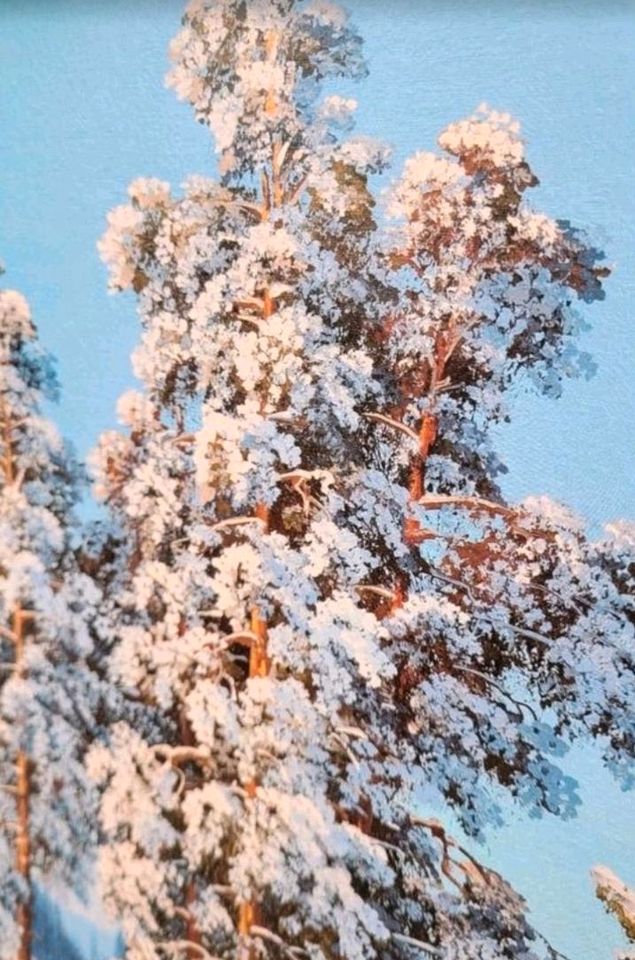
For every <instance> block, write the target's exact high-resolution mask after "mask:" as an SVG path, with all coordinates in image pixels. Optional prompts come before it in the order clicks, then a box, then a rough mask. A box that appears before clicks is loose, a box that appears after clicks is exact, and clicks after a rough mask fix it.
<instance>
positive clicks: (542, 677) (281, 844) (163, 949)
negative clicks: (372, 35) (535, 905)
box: [90, 0, 635, 960]
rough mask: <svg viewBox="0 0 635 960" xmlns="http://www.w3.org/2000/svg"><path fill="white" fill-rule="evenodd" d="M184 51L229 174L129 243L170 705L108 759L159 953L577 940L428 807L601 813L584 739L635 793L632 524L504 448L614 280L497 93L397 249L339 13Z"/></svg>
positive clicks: (394, 203) (116, 578)
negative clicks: (504, 483) (634, 784)
mask: <svg viewBox="0 0 635 960" xmlns="http://www.w3.org/2000/svg"><path fill="white" fill-rule="evenodd" d="M172 59H173V68H172V71H171V73H170V76H169V83H170V85H171V86H172V87H174V89H175V90H176V92H177V93H178V95H179V96H181V97H182V98H184V99H186V100H188V101H189V102H190V103H191V104H192V106H193V108H194V111H195V115H196V117H197V119H198V120H199V121H200V122H202V123H204V124H206V125H207V126H208V127H209V129H210V131H211V133H212V134H213V136H214V138H215V142H216V147H217V151H218V153H219V161H220V171H221V179H220V181H219V182H215V181H213V180H211V179H207V178H204V177H195V178H190V179H189V180H188V181H187V182H186V183H185V184H184V187H183V191H182V193H181V194H180V195H179V196H176V195H174V194H173V193H171V192H170V191H169V189H168V187H167V185H165V184H163V183H160V182H158V181H155V180H146V181H136V182H135V183H134V184H133V186H132V187H131V190H130V203H129V204H128V205H127V206H124V207H121V208H118V209H117V210H116V211H115V212H114V213H113V214H111V215H110V217H109V221H108V229H107V231H106V234H105V236H104V238H103V240H102V241H101V245H100V249H101V253H102V256H103V258H104V260H105V262H106V263H107V265H108V267H109V271H110V283H111V287H112V288H113V289H132V290H134V291H135V292H136V294H137V296H138V307H139V315H140V319H141V325H142V335H141V341H140V343H139V346H138V347H137V349H136V350H135V353H134V356H133V365H134V370H135V373H136V374H137V376H138V377H139V379H140V381H141V384H142V387H141V391H140V392H139V393H131V394H127V395H126V396H125V398H124V399H123V400H122V403H121V404H120V408H119V413H120V417H121V419H122V421H123V427H124V429H123V430H122V432H120V433H116V432H113V433H108V434H105V435H104V436H103V437H102V440H101V443H100V445H99V448H98V450H97V451H96V453H95V456H94V462H93V467H94V470H95V473H96V478H97V485H98V490H99V492H100V494H101V496H102V497H103V498H104V500H105V501H106V502H107V503H108V505H109V508H110V511H111V516H112V521H113V530H114V538H115V541H114V542H115V551H116V553H115V558H114V560H113V561H112V568H113V571H115V572H114V573H113V581H112V585H111V587H112V589H111V591H110V603H111V608H110V615H109V618H108V619H109V622H108V623H107V624H106V626H105V627H104V629H105V636H104V641H105V642H106V643H107V644H108V645H110V646H112V654H111V657H110V664H109V667H110V672H111V677H112V679H114V680H115V681H116V682H118V683H119V684H120V685H121V686H122V687H123V688H124V689H125V690H126V691H127V693H128V696H129V698H130V702H131V703H132V704H133V705H134V710H135V711H136V718H135V721H134V722H130V721H127V720H125V719H124V720H119V722H118V723H117V724H116V725H115V726H113V728H112V735H111V739H110V743H109V744H108V745H103V744H100V745H99V746H97V747H96V748H95V750H94V751H93V753H92V756H91V761H90V763H91V772H92V774H93V776H94V777H95V778H96V780H97V781H99V782H100V783H101V786H102V789H103V801H102V807H101V827H102V830H103V835H104V838H103V844H102V847H101V852H100V876H101V884H102V890H103V894H104V897H105V900H106V902H107V904H108V905H109V907H110V909H111V910H112V912H113V914H114V915H116V916H119V917H121V920H122V924H123V929H124V933H125V936H126V941H127V954H126V955H127V957H128V958H129V960H166V958H178V957H196V958H203V960H209V958H220V957H223V958H225V957H226V958H230V957H234V956H239V957H241V958H244V960H247V958H249V960H255V958H257V957H265V956H266V955H271V956H273V957H282V956H285V957H294V958H296V960H303V958H305V957H306V958H309V960H335V958H337V960H362V958H364V960H371V958H379V957H381V958H382V960H408V958H410V957H415V956H435V957H436V956H438V957H443V958H445V960H470V958H473V960H477V958H478V960H501V958H514V960H519V958H524V960H536V958H538V957H541V956H549V955H551V956H554V954H553V953H552V952H551V953H550V948H548V947H547V946H544V945H543V942H542V940H541V939H540V937H539V936H538V935H537V934H536V933H535V931H533V930H532V928H531V927H530V926H529V925H528V923H527V921H526V919H525V916H524V903H523V901H522V898H520V897H519V896H518V895H517V894H516V893H515V892H514V891H513V890H512V889H511V888H510V887H509V885H508V884H507V883H506V882H505V881H504V880H503V878H501V877H500V876H498V875H497V874H496V873H495V872H494V871H492V870H489V869H487V868H486V867H484V866H483V865H482V864H480V863H479V862H478V861H476V860H475V859H474V858H473V856H472V855H471V854H470V853H469V852H468V851H467V850H466V849H465V848H464V847H462V846H461V845H460V844H459V843H458V842H457V841H456V840H455V839H453V838H452V837H451V836H450V835H449V834H448V833H447V832H446V829H445V827H444V826H443V824H442V823H441V822H440V821H438V820H437V819H434V818H432V817H430V816H425V815H423V813H422V807H424V806H426V807H428V806H434V807H435V808H436V809H439V808H440V807H441V808H446V809H448V808H451V809H452V812H453V815H454V816H455V817H458V818H459V820H460V821H461V823H462V825H463V827H464V829H465V830H466V831H467V832H468V833H472V834H473V835H475V836H479V835H480V834H482V832H483V831H484V830H485V829H486V828H487V826H488V825H491V824H492V823H494V824H495V823H497V822H498V821H499V820H500V817H501V804H502V801H503V799H504V798H505V797H509V796H510V795H511V797H513V798H514V799H515V801H516V802H517V803H519V804H522V805H523V806H524V807H525V808H527V809H528V810H529V811H530V812H531V813H532V814H534V815H540V814H541V813H543V812H551V813H555V814H560V815H569V814H570V813H572V812H573V811H574V809H575V805H576V802H577V798H576V794H575V784H574V783H573V782H572V781H571V780H569V779H568V778H567V777H566V776H565V775H564V774H563V772H562V770H561V769H560V766H559V761H560V758H561V757H562V755H563V753H564V752H565V751H566V749H567V747H568V744H569V743H570V742H571V740H572V739H574V738H576V737H578V736H583V735H590V736H593V737H597V738H599V740H600V741H601V743H602V744H603V745H604V748H605V752H606V756H607V761H608V762H609V763H610V764H611V766H612V767H613V769H615V770H616V772H618V773H619V774H620V775H621V776H622V777H623V778H624V780H625V782H627V783H628V782H629V778H630V776H631V772H630V771H631V767H630V766H629V763H630V759H631V758H632V756H633V752H634V748H635V738H634V733H635V731H634V728H633V719H632V718H633V716H634V713H633V685H632V677H633V660H632V649H633V648H632V640H633V636H632V634H633V628H632V607H631V606H630V603H631V601H629V600H628V597H627V595H628V592H629V590H630V588H631V584H632V567H631V566H629V564H632V554H631V553H629V551H630V550H631V549H632V540H631V539H629V535H628V531H627V530H626V528H621V527H614V528H613V529H612V530H610V531H608V532H607V537H606V538H605V539H603V540H602V541H600V542H599V543H591V542H589V541H588V540H587V539H586V537H585V534H584V529H583V525H582V524H581V523H580V522H579V521H578V520H576V519H575V518H574V517H572V516H571V515H570V514H569V513H568V511H566V510H565V509H564V508H561V507H560V506H558V505H556V504H552V503H550V502H549V501H548V500H546V499H540V498H536V499H531V500H527V501H526V502H525V503H522V504H518V505H511V504H507V503H506V502H505V501H504V500H503V497H502V495H501V492H500V490H499V488H498V485H497V476H498V474H499V473H500V471H501V469H502V465H501V464H500V463H499V461H498V459H497V456H496V451H495V449H494V447H493V443H492V440H491V426H492V424H495V423H497V422H499V421H501V420H502V419H504V418H505V417H507V415H508V413H507V407H506V402H507V394H508V391H509V388H510V387H511V386H512V385H513V384H515V383H516V381H517V380H518V379H519V378H520V377H525V378H527V377H530V378H531V379H532V381H533V382H534V383H535V384H536V385H537V387H538V388H539V389H541V390H544V391H545V392H547V393H555V392H557V391H558V390H559V388H560V382H561V380H562V378H563V377H564V376H568V375H572V374H574V373H576V372H580V371H583V370H584V369H585V363H584V360H583V359H581V358H580V356H579V355H578V354H577V353H576V348H575V334H576V332H577V330H578V329H579V326H580V321H579V319H578V317H577V314H576V303H577V301H578V300H580V299H583V300H592V299H594V298H597V297H599V296H600V295H601V285H600V282H601V279H602V277H603V276H604V275H605V272H606V271H605V270H603V268H602V267H601V266H599V265H598V262H597V260H598V257H597V255H596V253H595V252H594V251H592V250H591V249H590V248H589V247H588V246H587V245H586V243H585V242H584V240H583V238H582V237H581V236H580V235H579V234H578V233H577V232H576V231H575V230H574V229H573V228H571V227H570V226H569V225H568V224H566V223H563V222H555V221H552V220H550V219H549V218H547V217H545V216H543V215H540V214H536V213H535V212H533V211H532V209H531V208H530V206H529V205H528V203H527V201H526V199H525V193H526V191H527V189H528V188H529V187H531V186H532V185H533V184H535V183H536V179H535V176H534V174H533V173H532V171H531V169H530V167H529V165H528V163H527V161H526V159H525V155H524V145H523V144H522V141H521V140H520V137H519V133H518V128H517V125H516V124H515V123H514V122H513V121H512V120H511V118H509V117H507V116H506V115H501V114H497V113H494V112H492V111H490V110H489V109H487V108H484V109H482V110H480V111H479V112H478V113H477V114H476V115H475V116H474V117H472V118H469V119H468V120H466V121H464V122H462V123H459V124H454V125H452V126H451V127H449V128H448V129H447V130H446V131H445V133H443V134H442V136H441V138H440V146H441V147H442V149H443V150H444V156H438V155H436V154H418V155H416V156H415V157H414V158H412V159H411V160H410V161H408V163H407V164H406V167H405V171H404V173H403V176H402V177H401V179H400V180H399V181H398V182H397V183H396V184H395V186H394V188H393V190H392V193H391V196H390V199H389V207H388V212H389V214H390V216H391V217H392V218H393V224H392V226H391V227H390V228H389V230H388V231H387V233H384V234H383V235H381V236H380V234H379V231H378V228H377V224H376V222H375V215H374V206H375V203H374V200H373V197H372V195H371V193H370V190H369V182H368V180H369V175H370V174H371V173H373V172H376V171H378V170H381V169H383V167H384V166H385V164H386V162H387V153H386V151H385V149H384V148H383V147H382V146H381V145H378V144H376V143H374V142H372V141H367V140H363V139H355V140H346V139H343V138H344V136H345V135H346V131H347V129H348V126H349V119H350V114H351V111H352V108H353V104H352V103H349V102H348V101H344V100H341V99H334V98H333V96H330V97H329V98H328V99H327V103H326V107H325V109H322V107H321V105H320V100H319V96H320V83H321V82H322V81H324V80H328V81H329V82H330V81H333V80H335V79H336V78H338V77H341V78H351V77H357V76H360V75H362V74H363V72H364V66H363V61H362V59H361V55H360V41H359V38H358V37H357V35H356V34H355V32H354V31H353V30H352V28H351V27H350V25H349V23H348V21H347V19H346V17H345V16H344V14H343V13H342V12H341V11H340V10H339V9H338V8H336V7H334V6H333V5H332V4H330V3H304V2H293V0H267V2H257V0H254V2H250V3H244V2H242V0H217V2H208V0H196V2H193V3H191V4H190V5H189V7H188V9H187V12H186V15H185V18H184V25H183V30H182V31H181V33H180V34H179V36H178V37H177V39H176V40H175V41H174V43H173V45H172Z"/></svg>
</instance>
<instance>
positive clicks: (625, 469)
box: [0, 0, 635, 960]
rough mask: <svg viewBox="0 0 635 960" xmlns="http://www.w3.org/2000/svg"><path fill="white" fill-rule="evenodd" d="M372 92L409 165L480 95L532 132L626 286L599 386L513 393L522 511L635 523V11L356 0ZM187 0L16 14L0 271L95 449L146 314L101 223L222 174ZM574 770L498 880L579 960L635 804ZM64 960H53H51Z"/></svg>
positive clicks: (593, 943)
mask: <svg viewBox="0 0 635 960" xmlns="http://www.w3.org/2000/svg"><path fill="white" fill-rule="evenodd" d="M348 6H349V9H351V10H352V12H353V14H354V16H355V19H356V21H357V23H358V25H359V26H360V28H361V31H362V33H363V34H364V36H365V39H366V49H367V54H368V59H369V61H370V68H371V75H370V77H369V79H368V80H367V81H365V82H363V83H362V84H359V85H357V87H356V90H355V94H354V95H355V96H356V97H357V98H358V99H359V101H360V109H359V114H358V116H359V122H358V129H359V130H360V131H361V132H364V133H367V134H371V135H373V136H378V137H381V138H383V139H385V140H387V141H389V142H390V143H392V144H393V145H394V147H395V159H396V163H397V165H399V164H400V163H401V162H402V160H403V159H404V157H405V156H406V155H407V154H408V153H409V152H411V151H413V150H415V149H428V148H431V147H432V146H433V144H434V139H435V136H436V134H437V133H438V131H439V130H440V129H441V128H442V127H443V126H444V125H445V124H447V123H448V122H450V121H452V120H453V119H457V118H458V117H460V116H462V115H464V114H466V113H469V112H471V111H472V110H473V109H474V107H476V106H477V104H478V103H480V102H481V101H483V100H485V101H488V102H489V103H491V104H492V105H493V106H495V107H497V108H499V109H504V110H507V111H510V112H511V113H513V114H515V115H516V116H517V117H518V118H519V119H520V120H521V122H522V124H523V129H524V133H525V135H526V137H527V139H528V142H529V157H530V160H531V162H532V164H533V166H534V168H535V170H536V172H537V173H538V175H539V177H540V178H541V181H542V185H541V187H540V188H539V190H537V191H535V192H534V196H535V201H534V202H535V203H536V204H540V205H542V207H543V208H544V209H545V210H546V211H547V212H549V213H551V214H554V215H557V216H563V217H567V218H569V219H571V220H572V221H573V222H575V223H577V224H579V225H582V226H584V227H586V228H587V229H588V230H589V231H590V233H591V235H592V236H593V238H594V239H595V241H596V242H597V243H598V244H599V245H601V246H603V248H604V249H605V251H606V253H607V257H608V260H609V262H610V263H612V264H613V265H614V268H615V272H614V275H613V277H612V278H611V279H610V281H609V283H608V284H607V299H606V301H605V302H604V303H602V304H596V305H594V306H593V307H592V308H590V309H589V310H588V311H587V315H588V318H589V319H590V320H591V321H592V322H593V324H594V329H593V331H592V332H591V333H589V334H587V335H585V338H584V343H585V346H586V348H587V349H588V350H589V351H590V352H591V353H592V354H593V355H594V357H595V359H596V361H597V362H598V364H599V371H598V374H597V376H596V377H595V379H594V380H593V381H591V382H579V383H571V384H568V385H567V388H566V390H565V395H564V397H563V398H562V399H561V400H559V401H557V402H548V401H545V400H537V399H535V398H528V397H524V396H519V397H518V398H517V403H516V407H515V420H514V423H513V424H512V425H511V426H510V427H509V428H506V429H505V431H503V432H502V435H501V447H502V450H503V453H504V454H505V456H506V459H507V462H508V464H509V467H510V474H509V477H508V478H507V483H506V489H507V492H508V493H509V494H510V495H511V496H522V495H524V494H526V493H532V492H533V493H538V492H547V493H549V494H551V495H553V496H555V497H559V498H561V499H564V500H566V501H568V502H569V503H571V504H572V505H574V506H575V507H576V508H577V509H578V510H580V511H582V512H583V513H584V514H585V515H586V516H587V517H588V518H589V520H590V521H591V522H593V523H594V524H597V523H599V522H602V521H605V520H610V519H613V518H615V517H618V516H630V517H633V515H634V514H635V509H634V507H635V475H634V471H633V466H634V457H633V443H632V437H633V430H632V424H633V420H634V415H635V386H634V382H635V377H634V373H635V337H634V336H633V332H632V307H631V301H632V293H633V286H634V277H635V192H634V190H633V161H632V157H633V152H634V149H635V110H634V106H635V104H634V102H633V101H634V96H633V90H634V89H635V60H634V57H635V53H634V51H635V5H633V4H632V3H631V2H629V0H624V2H619V0H613V2H610V0H604V2H602V0H595V2H594V0H587V2H584V0H576V2H573V0H572V2H565V0H533V2H531V0H481V2H479V3H476V2H469V0H464V2H458V0H455V2H451V0H397V2H396V3H392V4H391V5H390V9H389V5H388V4H387V3H386V4H382V3H380V0H351V2H350V3H349V4H348ZM181 9H182V3H181V0H103V2H98V0H47V2H44V0H0V80H1V85H0V124H1V127H0V129H1V134H2V136H1V137H0V224H1V228H0V256H2V258H3V260H4V262H5V263H6V266H7V276H6V278H5V282H6V284H7V285H10V286H14V287H17V288H19V289H21V290H22V291H23V292H24V293H25V294H26V295H27V296H28V298H29V299H30V301H31V303H32V306H33V309H34V312H35V315H36V319H37V321H38V324H39V327H40V331H41V334H42V338H43V340H44V341H45V343H46V345H47V346H48V347H49V348H50V349H52V350H53V352H54V353H55V354H56V355H57V357H58V359H59V371H60V377H61V380H62V384H63V391H64V399H63V403H62V405H61V408H60V411H59V417H58V419H59V422H60V423H61V426H62V428H63V429H64V431H65V432H66V433H67V434H68V435H69V436H70V437H71V438H72V439H73V440H74V441H75V443H76V445H77V447H78V449H79V451H80V452H81V453H82V454H85V453H86V452H87V451H88V450H89V449H90V447H91V446H92V445H93V444H94V442H95V439H96V437H97V434H98V433H99V431H100V430H102V429H104V428H109V427H111V426H113V425H114V423H115V417H114V409H115V402H116V398H117V396H118V394H119V393H120V392H121V391H122V390H123V389H125V388H126V387H127V386H129V385H130V384H131V374H130V368H129V362H128V355H129V352H130V349H131V348H132V346H133V345H134V343H135V341H136V339H137V334H138V331H137V323H136V318H135V314H134V306H133V302H132V300H130V299H129V298H125V297H121V296H119V297H117V298H113V297H110V296H108V294H107V292H106V280H105V271H104V269H103V267H102V266H101V264H100V262H99V260H98V257H97V254H96V252H95V242H96V240H97V238H98V236H99V235H100V233H101V232H102V230H103V226H104V217H105V213H106V211H107V210H108V209H109V208H110V207H112V206H113V205H115V204H116V203H119V202H121V201H122V200H123V198H124V196H125V189H126V186H127V184H128V182H129V181H130V180H131V179H133V178H135V177H137V176H141V175H148V176H157V177H161V178H163V179H166V180H169V181H171V182H172V183H174V184H178V183H180V182H181V181H182V180H183V178H184V177H185V176H186V175H187V174H189V173H192V172H203V173H210V172H213V171H214V158H213V155H212V152H211V149H210V142H209V138H208V135H207V133H206V131H205V130H204V129H203V128H202V127H199V126H197V125H196V124H195V122H194V121H193V119H192V116H191V114H190V111H189V109H188V108H187V107H185V106H184V105H182V104H179V103H178V102H177V101H176V99H175V98H174V95H173V94H172V93H171V92H168V91H166V90H165V89H164V88H163V74H164V72H165V66H166V47H167V43H168V40H169V39H170V37H171V36H172V35H173V34H174V33H175V32H176V29H177V27H178V20H179V16H180V13H181ZM570 767H571V771H572V772H573V773H575V774H576V775H578V776H579V778H580V780H581V784H582V796H583V800H584V807H583V810H582V812H581V815H580V816H579V818H578V819H577V820H576V821H574V822H571V823H568V824H560V823H557V822H547V821H542V822H539V823H536V822H531V823H527V822H526V821H520V820H518V819H517V818H516V817H514V816H512V823H511V824H510V826H509V827H507V828H506V829H505V830H503V831H502V832H501V833H500V834H499V835H498V836H496V837H494V838H492V840H491V844H490V853H491V858H492V861H493V865H494V866H496V867H498V868H499V869H501V870H502V871H503V872H505V873H506V874H507V875H508V876H509V877H510V879H511V880H512V881H514V882H515V884H516V885H517V887H518V888H519V889H520V890H521V891H523V892H524V893H525V894H526V895H527V897H528V899H529V902H530V905H531V907H532V908H533V911H534V917H535V920H536V922H537V923H538V925H539V926H541V928H542V929H543V930H544V931H545V932H546V933H548V934H549V935H550V936H551V937H552V938H553V939H554V941H555V942H556V944H557V946H559V947H560V949H562V950H564V951H565V952H567V953H569V954H570V955H571V956H572V957H576V958H578V960H602V958H606V960H609V957H610V956H611V945H612V944H613V943H617V942H618V940H619V937H618V934H617V931H616V928H615V927H614V925H613V923H612V922H611V921H609V920H608V918H605V917H604V915H603V912H602V909H601V907H600V906H599V905H598V904H597V903H596V902H595V901H594V899H593V896H592V892H591V887H590V884H589V881H588V878H587V872H588V869H589V867H590V866H591V865H592V864H593V863H594V862H596V861H597V860H604V861H606V862H608V863H609V864H610V865H611V866H613V868H614V869H616V870H618V871H622V873H623V874H624V876H625V877H626V878H628V879H630V880H631V881H632V882H634V883H635V868H634V867H633V865H632V864H633V862H634V860H635V840H634V837H635V803H634V798H633V796H628V795H623V794H620V792H619V791H618V790H617V789H616V788H615V787H614V785H613V784H612V783H611V781H610V779H609V778H608V777H607V776H606V775H605V774H604V772H603V771H602V770H601V768H600V766H599V763H598V762H597V760H596V758H595V756H594V755H593V754H592V753H590V752H584V753H580V754H576V756H575V758H574V760H572V761H571V764H570ZM51 960H53V958H51Z"/></svg>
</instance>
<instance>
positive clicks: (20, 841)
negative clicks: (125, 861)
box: [12, 609, 33, 960]
mask: <svg viewBox="0 0 635 960" xmlns="http://www.w3.org/2000/svg"><path fill="white" fill-rule="evenodd" d="M12 619H13V634H14V637H15V664H16V672H17V674H18V676H19V677H23V676H24V642H25V636H24V620H25V617H24V611H23V610H20V609H18V610H16V612H15V613H14V615H13V618H12ZM30 766H31V765H30V761H29V758H28V756H27V754H26V753H25V751H24V750H20V751H19V752H18V756H17V759H16V820H17V830H16V869H17V871H18V873H19V874H20V876H21V877H22V878H23V880H24V882H25V884H26V888H27V894H26V898H25V899H24V900H22V901H21V903H20V904H19V906H18V910H17V916H16V920H17V924H18V927H19V930H20V946H19V947H18V955H17V960H31V941H32V939H33V894H32V890H31V834H30V829H29V800H30V793H31V771H30Z"/></svg>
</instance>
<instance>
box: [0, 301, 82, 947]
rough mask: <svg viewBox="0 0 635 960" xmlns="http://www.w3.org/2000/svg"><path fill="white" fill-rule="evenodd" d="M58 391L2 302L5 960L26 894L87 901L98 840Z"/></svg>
mask: <svg viewBox="0 0 635 960" xmlns="http://www.w3.org/2000/svg"><path fill="white" fill-rule="evenodd" d="M55 391H56V383H55V377H54V374H53V369H52V365H51V361H50V359H49V358H48V357H47V355H46V354H44V353H43V351H42V350H41V348H40V347H39V345H38V342H37V339H36V331H35V327H34V325H33V323H32V321H31V316H30V312H29V308H28V305H27V303H26V301H25V300H24V298H23V297H22V296H21V295H20V294H19V293H16V292H15V291H12V290H3V291H1V292H0V489H1V497H0V653H1V656H0V661H1V663H0V670H1V671H2V673H1V674H0V770H1V771H2V774H1V779H2V784H1V785H0V958H2V960H16V957H17V958H18V960H29V958H30V957H31V939H32V911H33V885H34V884H35V883H42V882H43V881H44V880H47V879H48V880H49V881H50V882H57V883H63V884H66V885H72V886H73V887H75V889H78V890H79V891H80V892H82V884H83V882H84V881H85V873H84V865H85V863H86V861H85V857H84V854H85V853H86V851H87V849H88V847H89V844H90V842H91V841H92V840H94V838H95V830H94V824H95V815H96V812H95V809H96V808H95V804H94V796H93V794H94V791H93V789H92V787H91V785H90V781H88V779H87V777H86V774H85V770H84V767H83V763H82V759H83V754H84V752H85V749H86V745H87V740H88V738H89V737H90V736H94V735H95V720H94V714H95V712H96V704H97V682H96V680H95V679H94V675H93V674H92V673H91V672H90V671H89V669H88V667H87V660H88V659H89V658H90V654H91V650H92V641H91V637H90V631H89V628H88V623H89V620H90V618H91V617H92V616H93V615H94V612H95V604H96V601H97V597H98V594H97V592H96V589H95V586H94V584H93V582H92V580H91V579H90V578H89V577H87V576H84V575H82V574H81V573H80V572H79V571H78V568H77V564H76V562H75V558H74V549H75V548H76V547H77V529H76V527H75V525H74V521H73V517H72V510H73V505H74V503H75V502H76V500H77V497H78V469H77V466H76V464H75V462H74V461H73V458H72V457H71V456H70V454H69V452H68V450H67V449H66V448H65V446H64V444H63V442H62V441H61V440H60V438H59V436H58V434H57V432H56V431H55V429H54V427H53V426H52V424H51V423H50V422H49V421H48V420H46V419H45V418H44V416H43V414H42V402H43V400H44V399H50V398H52V397H53V396H54V394H55Z"/></svg>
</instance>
